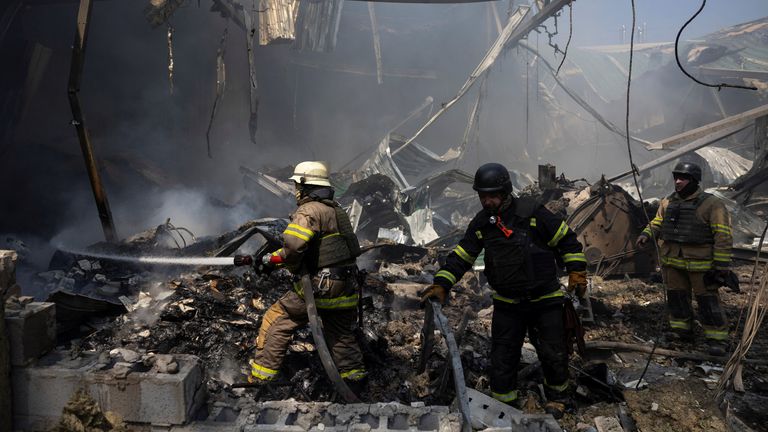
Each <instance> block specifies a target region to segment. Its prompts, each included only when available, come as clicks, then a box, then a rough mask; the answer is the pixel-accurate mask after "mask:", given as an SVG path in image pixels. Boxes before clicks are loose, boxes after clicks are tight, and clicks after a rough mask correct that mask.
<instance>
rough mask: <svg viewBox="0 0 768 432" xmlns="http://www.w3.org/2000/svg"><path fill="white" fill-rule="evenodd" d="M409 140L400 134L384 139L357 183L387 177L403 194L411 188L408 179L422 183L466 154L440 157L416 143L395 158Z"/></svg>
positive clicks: (357, 175) (356, 178) (450, 152)
mask: <svg viewBox="0 0 768 432" xmlns="http://www.w3.org/2000/svg"><path fill="white" fill-rule="evenodd" d="M405 140H406V139H405V137H404V136H402V135H397V134H389V135H387V136H386V137H384V139H383V140H381V143H380V144H379V147H378V148H377V149H376V151H375V152H374V153H373V155H372V156H371V157H370V158H369V159H368V160H367V161H365V163H363V165H362V166H361V167H360V169H358V172H357V173H355V175H354V176H353V179H354V181H360V180H362V179H364V178H366V177H368V176H371V175H373V174H383V175H385V176H387V177H389V178H391V179H392V180H394V181H395V183H397V185H398V186H399V187H400V189H401V190H403V189H407V188H409V187H410V182H409V180H408V178H411V179H419V178H423V177H424V176H425V174H431V173H433V172H435V171H437V170H438V169H444V168H445V167H446V165H447V164H449V163H452V162H454V161H456V160H457V159H458V158H459V157H460V156H461V154H462V153H461V152H460V151H458V150H456V149H453V148H452V149H449V150H448V151H447V152H445V154H443V155H438V154H437V153H435V152H433V151H432V150H430V149H428V148H426V147H424V146H422V145H420V144H418V143H412V144H411V145H409V146H408V147H405V148H404V149H403V150H402V151H401V152H399V153H398V154H397V155H395V156H392V147H394V148H400V147H401V146H402V145H403V144H404V143H405Z"/></svg>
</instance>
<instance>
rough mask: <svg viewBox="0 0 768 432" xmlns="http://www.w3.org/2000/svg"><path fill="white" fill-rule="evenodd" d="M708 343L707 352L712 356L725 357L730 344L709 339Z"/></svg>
mask: <svg viewBox="0 0 768 432" xmlns="http://www.w3.org/2000/svg"><path fill="white" fill-rule="evenodd" d="M707 344H708V346H707V353H708V354H709V355H711V356H717V357H725V355H726V354H727V352H728V350H727V348H728V346H727V345H726V344H725V342H720V341H708V342H707Z"/></svg>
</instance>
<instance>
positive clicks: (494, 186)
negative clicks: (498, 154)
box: [472, 162, 512, 194]
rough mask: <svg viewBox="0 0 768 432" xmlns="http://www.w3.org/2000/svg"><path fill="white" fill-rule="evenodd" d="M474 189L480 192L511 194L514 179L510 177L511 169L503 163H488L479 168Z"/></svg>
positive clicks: (473, 185)
mask: <svg viewBox="0 0 768 432" xmlns="http://www.w3.org/2000/svg"><path fill="white" fill-rule="evenodd" d="M472 189H474V190H476V191H478V192H504V193H506V194H510V193H512V181H511V180H510V179H509V171H507V169H506V168H504V165H502V164H497V163H493V162H491V163H487V164H485V165H483V166H481V167H480V168H478V169H477V172H476V173H475V182H474V183H473V184H472Z"/></svg>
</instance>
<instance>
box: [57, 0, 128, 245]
mask: <svg viewBox="0 0 768 432" xmlns="http://www.w3.org/2000/svg"><path fill="white" fill-rule="evenodd" d="M92 3H93V0H80V8H79V10H78V12H77V29H76V31H75V42H74V43H73V44H72V65H71V68H70V71H69V85H68V89H67V90H68V93H69V106H70V108H71V109H72V124H73V125H74V126H75V129H77V137H78V139H79V140H80V149H81V150H82V152H83V158H84V159H85V168H86V169H87V170H88V178H89V179H90V181H91V189H92V190H93V197H94V198H95V200H96V208H97V209H98V211H99V220H100V221H101V228H102V229H103V230H104V238H106V240H107V241H108V242H111V243H115V242H117V241H118V236H117V231H116V230H115V224H114V221H113V220H112V211H111V210H110V208H109V201H108V200H107V193H106V191H105V190H104V186H103V184H102V182H101V175H100V174H99V166H98V163H97V162H96V157H95V156H94V154H93V146H92V145H91V136H90V133H89V132H88V128H86V127H85V118H84V116H83V110H82V107H81V106H80V96H79V93H80V84H81V80H82V75H83V73H82V72H83V64H84V63H85V43H86V41H87V40H88V22H89V21H90V18H91V6H92Z"/></svg>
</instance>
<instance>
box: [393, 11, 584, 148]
mask: <svg viewBox="0 0 768 432" xmlns="http://www.w3.org/2000/svg"><path fill="white" fill-rule="evenodd" d="M571 1H572V0H551V1H549V2H548V3H546V2H540V3H539V6H540V7H541V8H540V9H539V11H538V13H536V14H535V15H533V16H532V17H530V18H528V16H529V11H530V8H529V7H528V6H518V7H517V10H515V12H514V13H513V14H512V15H510V17H509V20H508V21H507V24H506V25H505V27H504V29H503V31H502V34H500V35H499V37H498V39H496V42H494V44H493V46H491V48H490V49H489V50H488V52H487V53H486V54H485V57H483V60H482V61H481V62H480V64H478V65H477V67H476V68H475V70H474V71H472V73H471V74H470V76H469V78H468V79H467V81H466V82H465V83H464V85H463V86H462V87H461V88H460V89H459V92H458V93H457V94H456V96H454V97H453V98H452V99H451V100H449V101H448V102H445V103H444V104H443V107H442V108H441V109H440V110H438V111H437V112H436V113H435V114H434V115H433V116H432V117H431V118H430V119H429V120H427V122H426V123H425V124H424V126H422V127H421V129H419V130H418V131H416V133H415V134H414V135H413V136H412V137H410V138H408V140H407V141H406V142H405V143H404V144H403V145H402V146H400V148H398V149H396V150H394V151H393V152H392V156H394V155H395V154H397V153H398V152H400V151H401V150H402V149H404V148H405V147H407V146H408V145H410V144H411V143H412V142H414V141H415V140H416V138H418V137H419V135H421V134H422V132H424V131H425V130H426V129H427V128H428V127H429V126H430V125H432V124H433V123H434V122H435V121H436V120H437V119H438V118H439V117H440V116H442V115H443V114H444V113H445V112H446V111H448V109H450V108H451V107H452V106H453V105H454V104H456V102H458V101H459V99H461V98H462V97H463V96H464V95H465V94H466V93H467V91H469V89H470V88H471V87H472V86H473V85H474V84H475V82H477V79H478V78H479V77H480V76H482V75H485V74H486V73H487V72H488V70H489V69H490V67H491V66H493V64H494V63H495V62H496V59H497V58H498V56H499V55H500V54H501V53H503V52H506V51H509V50H510V49H512V48H514V47H515V46H516V45H517V44H518V42H520V40H521V39H522V38H524V37H526V36H527V35H528V33H530V32H531V31H533V30H534V29H535V28H536V27H538V26H539V25H541V23H543V22H544V21H546V20H547V19H549V18H550V17H552V16H553V15H555V14H556V13H557V12H558V11H559V10H560V9H562V8H564V7H565V5H567V4H569V3H570V2H571ZM542 3H545V4H542ZM526 18H527V20H526Z"/></svg>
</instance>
